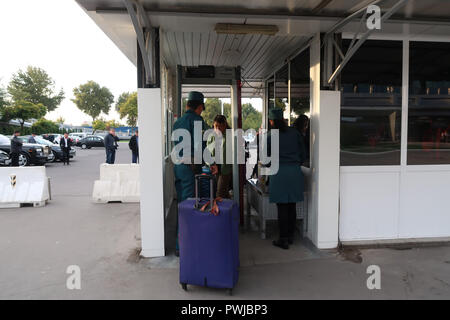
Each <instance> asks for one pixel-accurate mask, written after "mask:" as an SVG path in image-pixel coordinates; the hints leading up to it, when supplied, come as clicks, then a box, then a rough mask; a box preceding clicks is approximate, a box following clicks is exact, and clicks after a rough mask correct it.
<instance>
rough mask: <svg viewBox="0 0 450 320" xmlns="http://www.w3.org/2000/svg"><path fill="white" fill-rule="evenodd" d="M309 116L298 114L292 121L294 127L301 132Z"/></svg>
mask: <svg viewBox="0 0 450 320" xmlns="http://www.w3.org/2000/svg"><path fill="white" fill-rule="evenodd" d="M308 122H309V118H308V117H307V116H306V115H304V114H302V115H300V116H299V117H298V118H297V119H296V120H295V122H294V128H296V129H297V130H298V131H299V132H300V133H303V130H304V129H305V128H306V124H308Z"/></svg>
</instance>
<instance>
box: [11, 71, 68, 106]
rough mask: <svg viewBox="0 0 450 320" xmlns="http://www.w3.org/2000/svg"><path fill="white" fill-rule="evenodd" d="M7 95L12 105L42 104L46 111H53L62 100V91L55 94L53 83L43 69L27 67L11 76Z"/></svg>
mask: <svg viewBox="0 0 450 320" xmlns="http://www.w3.org/2000/svg"><path fill="white" fill-rule="evenodd" d="M8 93H9V94H10V95H11V100H12V102H13V103H17V102H20V101H28V102H30V103H33V104H36V105H37V104H40V103H41V104H42V105H44V106H45V107H46V108H47V111H53V110H55V109H56V108H57V107H58V106H59V105H60V104H61V102H62V101H63V100H64V91H63V90H62V89H60V91H59V92H58V93H56V92H55V82H54V81H53V79H52V78H50V76H49V75H48V74H47V72H46V71H45V70H43V69H40V68H36V67H31V66H29V67H28V68H27V70H26V71H22V70H19V71H18V72H17V73H16V74H14V75H13V76H12V79H11V81H10V83H9V85H8Z"/></svg>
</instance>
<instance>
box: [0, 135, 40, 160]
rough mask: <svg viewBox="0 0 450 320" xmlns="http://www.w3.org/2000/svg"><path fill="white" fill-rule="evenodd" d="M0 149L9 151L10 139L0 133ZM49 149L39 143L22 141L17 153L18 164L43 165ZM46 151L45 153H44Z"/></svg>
mask: <svg viewBox="0 0 450 320" xmlns="http://www.w3.org/2000/svg"><path fill="white" fill-rule="evenodd" d="M0 150H2V151H4V152H6V153H8V154H10V153H11V139H10V138H8V137H6V136H4V135H2V134H0ZM48 150H49V149H47V151H46V148H45V147H44V146H42V145H39V144H31V143H24V144H23V146H22V153H21V154H20V155H19V165H20V166H29V165H31V164H34V165H43V164H45V163H46V162H47V161H48V155H49V153H48V152H49V151H48ZM46 152H47V153H46Z"/></svg>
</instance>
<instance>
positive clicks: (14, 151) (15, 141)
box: [11, 131, 23, 167]
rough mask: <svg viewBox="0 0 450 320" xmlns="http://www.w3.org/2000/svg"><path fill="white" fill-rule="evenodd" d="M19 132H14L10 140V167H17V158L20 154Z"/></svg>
mask: <svg viewBox="0 0 450 320" xmlns="http://www.w3.org/2000/svg"><path fill="white" fill-rule="evenodd" d="M19 136H20V131H14V136H13V138H12V139H11V166H12V167H18V166H19V156H20V153H21V152H22V145H23V143H22V140H21V139H19Z"/></svg>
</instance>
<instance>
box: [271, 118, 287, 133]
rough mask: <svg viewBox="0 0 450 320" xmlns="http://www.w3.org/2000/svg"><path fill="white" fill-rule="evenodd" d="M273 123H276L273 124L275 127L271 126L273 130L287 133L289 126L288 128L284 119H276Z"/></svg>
mask: <svg viewBox="0 0 450 320" xmlns="http://www.w3.org/2000/svg"><path fill="white" fill-rule="evenodd" d="M273 122H274V123H273V126H271V129H278V130H280V131H281V132H284V131H286V129H287V127H288V126H287V124H286V121H285V120H284V119H275V120H273Z"/></svg>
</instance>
